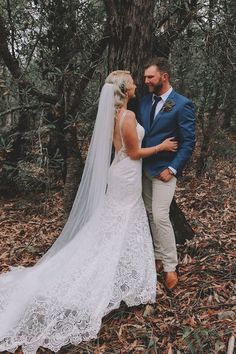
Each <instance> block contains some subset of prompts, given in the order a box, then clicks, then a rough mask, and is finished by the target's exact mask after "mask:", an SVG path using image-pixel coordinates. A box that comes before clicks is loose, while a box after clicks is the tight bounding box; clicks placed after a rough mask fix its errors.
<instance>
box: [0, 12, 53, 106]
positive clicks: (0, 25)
mask: <svg viewBox="0 0 236 354" xmlns="http://www.w3.org/2000/svg"><path fill="white" fill-rule="evenodd" d="M7 37H8V34H7V30H6V28H5V25H4V20H3V18H2V17H1V16H0V56H1V57H2V59H3V61H4V63H5V65H6V66H7V68H8V69H9V71H10V73H11V74H12V76H13V78H14V79H15V80H17V81H18V83H19V84H20V85H21V87H23V88H25V89H27V90H28V92H29V94H31V95H32V96H35V97H37V98H38V99H39V100H40V101H43V102H48V103H56V102H57V100H58V98H57V96H56V95H51V94H45V93H43V92H40V91H39V90H38V89H37V88H36V87H35V86H34V85H33V84H32V83H31V82H29V81H28V80H26V79H23V73H22V71H21V69H20V67H19V63H18V61H17V60H16V59H15V58H14V57H13V56H12V54H11V53H10V51H9V49H8V42H7Z"/></svg>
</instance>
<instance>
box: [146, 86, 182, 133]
mask: <svg viewBox="0 0 236 354" xmlns="http://www.w3.org/2000/svg"><path fill="white" fill-rule="evenodd" d="M175 95H176V92H175V90H172V91H171V93H170V94H169V96H168V97H167V99H166V101H168V100H173V101H174V98H175ZM162 108H163V107H162ZM163 113H165V112H163V111H162V109H161V110H160V111H159V112H158V113H157V115H156V116H155V119H154V120H153V123H152V126H151V128H152V127H154V126H155V125H156V123H157V122H158V120H160V118H161V117H162V115H163Z"/></svg>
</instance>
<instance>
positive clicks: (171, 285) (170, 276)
mask: <svg viewBox="0 0 236 354" xmlns="http://www.w3.org/2000/svg"><path fill="white" fill-rule="evenodd" d="M164 280H165V287H166V288H167V289H168V290H173V289H175V288H176V286H177V284H178V281H179V280H178V275H177V273H176V272H164Z"/></svg>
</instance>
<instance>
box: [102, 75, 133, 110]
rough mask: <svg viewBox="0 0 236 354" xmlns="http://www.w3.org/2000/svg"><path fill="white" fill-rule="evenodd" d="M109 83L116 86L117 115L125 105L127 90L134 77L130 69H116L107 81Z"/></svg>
mask: <svg viewBox="0 0 236 354" xmlns="http://www.w3.org/2000/svg"><path fill="white" fill-rule="evenodd" d="M105 82H106V83H107V84H113V86H114V98H115V116H116V115H117V113H118V111H119V109H120V108H121V107H122V106H123V105H124V102H125V98H126V92H127V89H128V86H129V84H131V83H132V77H131V75H130V72H129V71H126V70H116V71H113V72H111V73H110V74H109V75H108V77H107V78H106V81H105Z"/></svg>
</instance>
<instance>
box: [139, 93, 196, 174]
mask: <svg viewBox="0 0 236 354" xmlns="http://www.w3.org/2000/svg"><path fill="white" fill-rule="evenodd" d="M164 106H169V108H168V107H167V108H166V109H163V108H162V109H161V111H160V112H159V113H158V114H157V115H156V117H155V119H154V121H153V123H152V125H151V126H150V111H151V108H152V93H149V94H148V95H146V96H144V97H143V99H142V100H141V102H140V107H139V114H138V121H139V123H140V124H141V125H142V126H143V127H144V129H145V136H144V139H143V143H142V146H143V147H150V146H154V145H158V144H160V143H161V142H163V141H164V140H165V139H166V138H170V137H175V139H176V140H177V141H178V151H177V152H171V151H163V152H159V153H157V154H155V155H152V156H150V157H147V158H144V159H143V169H144V170H145V171H146V172H147V173H148V174H149V175H150V176H152V177H154V176H158V175H159V174H160V173H161V172H162V171H163V170H164V169H166V168H167V167H169V166H171V167H173V168H174V169H175V170H176V171H177V176H178V175H180V174H181V172H182V170H183V168H184V166H185V164H186V163H187V161H188V160H189V159H190V157H191V154H192V151H193V149H194V146H195V112H194V105H193V103H192V101H190V100H189V99H188V98H186V97H184V96H182V95H180V94H178V93H177V92H176V91H174V90H172V91H171V93H170V95H169V96H168V98H167V100H166V102H165V104H164ZM168 110H169V111H168Z"/></svg>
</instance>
